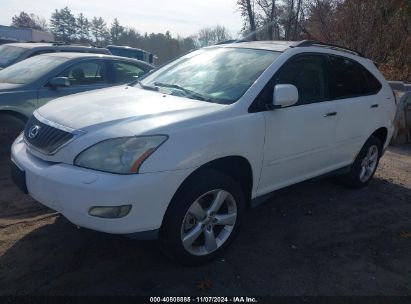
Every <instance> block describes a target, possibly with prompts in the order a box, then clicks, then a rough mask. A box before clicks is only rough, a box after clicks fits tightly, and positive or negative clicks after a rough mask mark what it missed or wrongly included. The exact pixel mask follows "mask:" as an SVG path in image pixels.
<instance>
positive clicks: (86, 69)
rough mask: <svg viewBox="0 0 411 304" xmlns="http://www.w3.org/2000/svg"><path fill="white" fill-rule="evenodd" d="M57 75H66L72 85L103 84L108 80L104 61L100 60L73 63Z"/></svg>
mask: <svg viewBox="0 0 411 304" xmlns="http://www.w3.org/2000/svg"><path fill="white" fill-rule="evenodd" d="M59 76H61V77H68V78H69V79H70V84H71V85H72V86H75V85H93V84H105V83H107V82H108V81H107V71H106V65H105V62H104V61H100V60H98V61H97V60H96V61H87V62H81V63H77V64H74V65H72V66H71V67H70V68H68V69H67V70H65V71H64V72H63V73H61V74H60V75H59Z"/></svg>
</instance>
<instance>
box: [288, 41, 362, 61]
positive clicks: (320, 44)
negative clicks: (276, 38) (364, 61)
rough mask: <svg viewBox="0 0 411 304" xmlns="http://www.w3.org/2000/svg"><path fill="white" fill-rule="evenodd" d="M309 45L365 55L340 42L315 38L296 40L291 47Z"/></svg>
mask: <svg viewBox="0 0 411 304" xmlns="http://www.w3.org/2000/svg"><path fill="white" fill-rule="evenodd" d="M309 46H324V47H328V48H330V49H335V50H338V51H342V52H347V53H351V54H354V55H357V56H361V57H364V55H363V54H361V53H360V52H358V51H356V50H353V49H349V48H346V47H344V46H341V45H338V44H332V43H326V42H321V41H315V40H303V41H299V42H296V43H295V44H293V45H292V46H291V47H309Z"/></svg>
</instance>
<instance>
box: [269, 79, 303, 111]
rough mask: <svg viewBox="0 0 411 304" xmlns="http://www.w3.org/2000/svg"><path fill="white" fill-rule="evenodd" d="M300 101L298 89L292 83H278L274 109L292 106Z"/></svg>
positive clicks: (275, 89) (274, 94)
mask: <svg viewBox="0 0 411 304" xmlns="http://www.w3.org/2000/svg"><path fill="white" fill-rule="evenodd" d="M297 101H298V90H297V88H296V87H295V86H294V85H292V84H277V85H276V86H275V87H274V92H273V109H277V108H284V107H288V106H292V105H293V104H295V103H297Z"/></svg>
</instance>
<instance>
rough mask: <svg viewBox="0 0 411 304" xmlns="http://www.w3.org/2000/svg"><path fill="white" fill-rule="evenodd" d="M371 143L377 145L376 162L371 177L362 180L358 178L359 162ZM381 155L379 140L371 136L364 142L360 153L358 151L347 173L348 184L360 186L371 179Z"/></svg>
mask: <svg viewBox="0 0 411 304" xmlns="http://www.w3.org/2000/svg"><path fill="white" fill-rule="evenodd" d="M373 145H376V146H377V147H378V159H377V164H376V166H375V169H374V172H373V173H372V175H371V177H370V178H369V179H368V180H367V181H365V182H363V181H361V180H360V172H361V163H362V160H363V158H364V157H365V156H366V155H367V153H368V150H369V148H370V147H371V146H373ZM381 155H382V143H381V141H380V140H379V139H378V138H376V137H374V136H371V137H370V138H369V139H368V140H367V141H366V142H365V144H364V146H363V147H362V149H361V151H360V153H358V155H357V157H356V159H355V161H354V163H353V165H352V166H351V170H350V173H349V175H348V180H347V182H348V184H349V185H350V186H352V187H354V188H362V187H365V186H366V185H368V183H369V182H370V181H371V180H372V179H373V177H374V174H375V172H376V171H377V168H378V165H379V162H380V158H381Z"/></svg>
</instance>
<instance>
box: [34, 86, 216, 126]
mask: <svg viewBox="0 0 411 304" xmlns="http://www.w3.org/2000/svg"><path fill="white" fill-rule="evenodd" d="M223 107H224V105H220V104H214V103H209V102H203V101H198V100H193V99H188V98H183V97H177V96H171V95H164V94H162V93H159V92H153V91H148V90H143V89H139V88H135V87H128V86H121V87H114V88H108V89H102V90H97V91H92V92H86V93H80V94H75V95H71V96H67V97H63V98H59V99H56V100H54V101H52V102H49V103H48V104H46V105H45V106H43V107H41V108H39V109H38V110H37V112H38V113H39V114H40V115H41V116H42V117H44V118H46V119H48V120H50V121H53V122H55V123H58V124H60V125H63V126H66V127H69V128H72V129H77V130H80V129H81V130H87V129H88V128H91V127H97V126H98V125H100V124H105V123H109V124H110V125H112V122H114V121H116V123H121V122H124V121H125V120H127V121H140V120H141V121H144V122H145V123H147V122H148V121H150V124H151V125H161V124H170V123H173V122H177V121H182V120H185V119H190V118H193V117H196V116H201V115H205V114H208V113H211V112H215V111H217V110H219V109H222V108H223Z"/></svg>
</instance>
